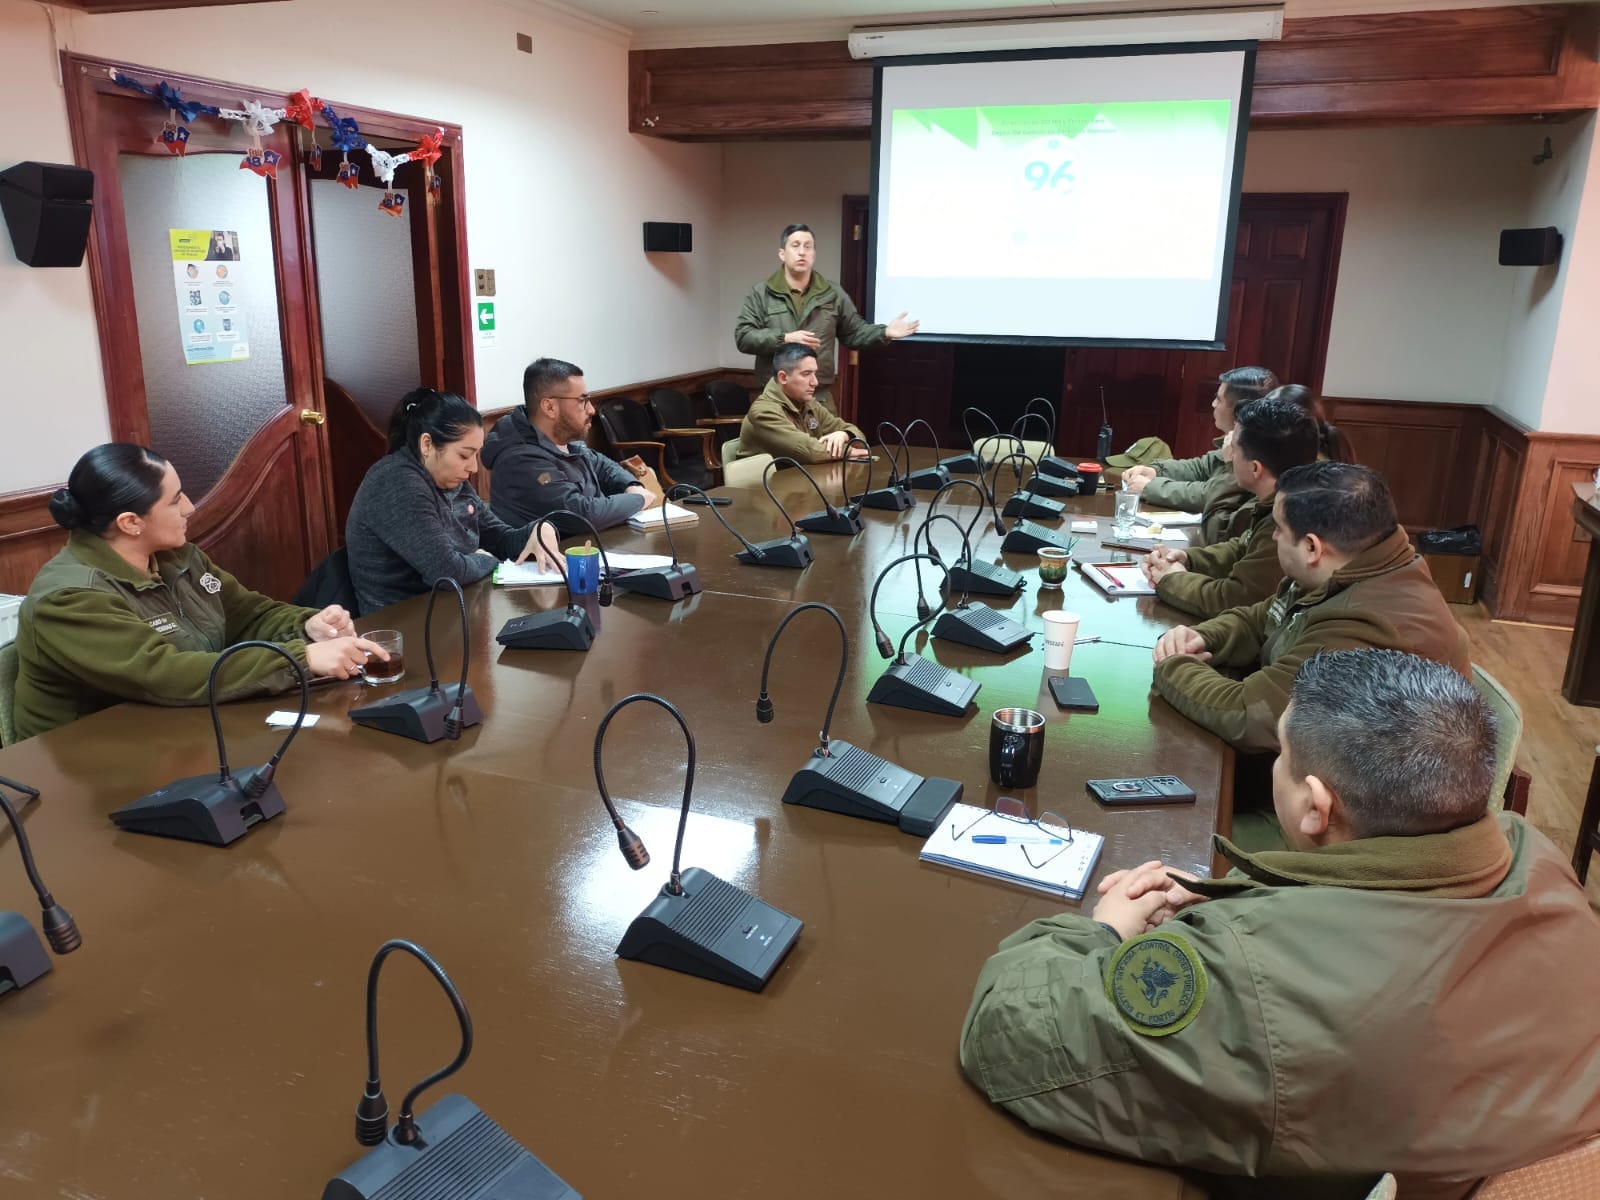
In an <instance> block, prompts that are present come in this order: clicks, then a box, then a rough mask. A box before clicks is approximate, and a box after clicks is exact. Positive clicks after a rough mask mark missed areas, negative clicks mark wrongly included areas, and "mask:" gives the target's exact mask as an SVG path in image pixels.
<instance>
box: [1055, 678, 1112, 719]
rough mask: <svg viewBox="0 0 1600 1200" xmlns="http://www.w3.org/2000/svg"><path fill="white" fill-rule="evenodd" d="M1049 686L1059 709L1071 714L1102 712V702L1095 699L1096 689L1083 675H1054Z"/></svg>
mask: <svg viewBox="0 0 1600 1200" xmlns="http://www.w3.org/2000/svg"><path fill="white" fill-rule="evenodd" d="M1049 686H1050V694H1051V695H1052V696H1054V697H1055V698H1056V705H1057V707H1059V708H1063V709H1066V710H1067V711H1069V712H1099V711H1100V701H1098V700H1096V699H1095V698H1094V689H1093V688H1092V687H1090V686H1089V681H1088V680H1087V679H1085V678H1084V677H1083V676H1082V675H1052V676H1050V681H1049Z"/></svg>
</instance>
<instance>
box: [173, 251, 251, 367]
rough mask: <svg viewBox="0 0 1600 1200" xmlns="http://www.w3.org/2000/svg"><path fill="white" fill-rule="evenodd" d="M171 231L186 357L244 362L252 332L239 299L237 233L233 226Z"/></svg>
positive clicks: (193, 361) (196, 360) (190, 362)
mask: <svg viewBox="0 0 1600 1200" xmlns="http://www.w3.org/2000/svg"><path fill="white" fill-rule="evenodd" d="M167 235H168V237H169V238H170V240H171V242H172V278H173V280H174V282H175V283H176V284H177V288H178V333H179V336H180V337H181V338H182V342H181V344H182V346H183V361H184V363H185V364H186V365H187V366H191V367H192V366H194V365H196V364H197V363H219V362H243V361H244V360H245V359H247V358H249V357H250V337H249V334H248V333H247V331H246V330H245V321H244V305H243V304H242V303H241V301H240V296H241V295H242V293H241V291H240V285H241V283H242V279H241V276H240V263H239V235H238V234H237V233H235V232H234V231H233V230H231V229H169V230H167Z"/></svg>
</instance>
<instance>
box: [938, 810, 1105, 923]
mask: <svg viewBox="0 0 1600 1200" xmlns="http://www.w3.org/2000/svg"><path fill="white" fill-rule="evenodd" d="M986 814H987V815H986ZM956 833H959V834H960V835H961V836H960V837H959V838H958V837H956V836H955V834H956ZM977 834H981V835H984V836H1003V837H1006V838H1008V839H1009V840H1007V841H1006V842H1004V843H1003V844H994V843H985V842H974V841H973V840H972V839H973V836H974V835H977ZM1052 838H1060V839H1063V840H1065V841H1066V845H1065V847H1063V846H1060V845H1050V844H1048V843H1049V841H1050V839H1052ZM1018 839H1026V840H1027V842H1028V843H1029V844H1024V843H1023V842H1022V841H1019V840H1018ZM1035 839H1037V841H1035ZM1103 845H1105V838H1103V837H1101V836H1100V835H1099V834H1098V833H1090V832H1089V831H1088V830H1086V829H1072V830H1066V829H1057V828H1056V827H1054V826H1052V825H1035V824H1031V823H1027V822H1023V821H1010V820H1007V819H1005V818H1004V817H997V816H995V815H994V814H993V813H992V812H991V811H990V810H989V809H983V808H974V807H973V806H972V805H970V804H957V805H955V806H954V807H953V808H951V810H950V815H949V816H948V817H946V818H945V819H944V822H943V823H942V824H941V825H940V827H939V828H938V829H937V830H936V831H935V832H934V834H933V836H932V837H930V838H929V839H928V840H927V842H926V843H924V845H923V847H922V855H921V858H922V861H923V862H929V863H933V864H934V865H935V866H940V867H950V868H953V869H954V870H957V871H969V872H971V873H972V874H974V875H982V876H984V877H985V878H986V879H997V880H999V881H1000V882H1001V883H1014V884H1016V885H1017V886H1018V887H1025V888H1031V889H1032V890H1033V891H1036V892H1045V893H1047V894H1049V895H1051V896H1063V897H1065V898H1067V899H1069V900H1077V899H1079V898H1081V897H1082V896H1083V891H1084V888H1086V887H1087V886H1088V884H1089V876H1090V874H1091V873H1092V872H1093V871H1094V865H1095V863H1096V862H1098V861H1099V860H1100V847H1101V846H1103ZM1030 856H1031V858H1032V861H1031V862H1030V861H1029V858H1030ZM1033 863H1039V864H1041V865H1040V866H1039V867H1034V866H1033Z"/></svg>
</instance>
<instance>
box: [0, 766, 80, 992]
mask: <svg viewBox="0 0 1600 1200" xmlns="http://www.w3.org/2000/svg"><path fill="white" fill-rule="evenodd" d="M4 788H10V789H11V790H12V791H15V792H18V793H20V794H21V795H23V796H25V797H27V798H28V799H29V800H37V799H38V798H39V789H38V788H31V787H29V786H28V785H27V784H25V783H18V782H16V780H14V779H7V778H5V777H4V776H0V789H4ZM0 811H3V812H4V813H5V815H6V820H7V821H9V822H10V823H11V832H12V834H13V835H14V836H15V837H16V839H17V849H18V850H19V851H20V852H21V854H22V869H23V870H24V871H26V872H27V873H28V882H29V883H31V884H32V885H33V894H34V895H35V896H37V897H39V908H40V910H41V911H40V920H39V924H40V925H41V926H43V928H44V934H45V937H46V938H48V939H49V941H50V949H52V950H54V951H55V952H56V953H57V954H71V953H72V952H73V951H74V950H76V949H77V948H78V947H79V946H81V945H83V935H82V934H80V933H79V932H78V923H77V922H76V921H74V920H73V919H72V917H71V916H70V915H68V913H67V910H66V909H64V908H62V907H61V905H59V904H57V903H56V900H55V897H54V896H52V895H51V894H50V889H49V888H47V887H45V885H44V880H43V879H41V878H40V877H39V868H38V866H37V865H35V863H34V861H33V847H32V846H31V845H29V843H28V833H27V830H25V829H24V828H23V827H22V818H21V817H19V816H17V810H16V809H15V808H14V807H13V806H12V804H11V801H10V800H9V799H8V798H7V797H6V794H5V792H4V791H3V790H0ZM50 967H51V963H50V956H49V955H48V954H46V953H45V952H44V946H43V944H41V943H40V941H39V935H38V934H37V933H35V932H34V929H33V926H32V925H30V924H29V923H28V919H27V918H26V917H24V916H23V915H22V914H21V913H15V912H0V995H4V994H5V993H6V992H10V991H16V990H17V989H19V988H25V987H27V986H28V985H29V984H30V983H32V982H33V981H34V980H35V979H37V978H39V976H41V975H43V974H45V973H46V972H47V971H49V970H50Z"/></svg>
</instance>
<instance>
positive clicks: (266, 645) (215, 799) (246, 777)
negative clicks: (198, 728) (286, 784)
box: [111, 641, 355, 846]
mask: <svg viewBox="0 0 1600 1200" xmlns="http://www.w3.org/2000/svg"><path fill="white" fill-rule="evenodd" d="M241 650H269V651H271V652H272V653H274V654H277V655H279V656H280V657H281V658H282V659H283V660H284V661H285V662H287V663H288V664H289V666H290V667H291V668H292V669H293V671H294V673H295V677H296V678H297V679H298V680H299V681H300V711H299V713H297V714H296V716H295V719H294V724H293V725H292V726H290V727H289V732H288V733H287V734H286V735H285V736H284V739H283V742H282V743H281V744H280V745H279V746H278V749H277V752H276V753H275V754H273V756H272V758H271V759H269V760H268V761H267V762H265V763H263V764H262V765H261V766H259V767H247V768H246V769H245V770H243V771H241V772H239V773H238V774H237V775H235V774H234V773H233V772H232V771H231V770H229V768H228V747H227V744H226V742H225V741H224V740H223V736H222V715H221V714H220V713H219V712H218V711H217V673H218V672H219V671H220V670H221V669H222V664H223V663H225V662H227V661H228V659H230V658H232V657H233V656H234V655H235V654H238V653H239V652H240V651H241ZM206 700H207V702H208V703H209V704H210V707H211V728H212V731H213V732H214V733H215V734H216V738H217V767H218V773H217V774H216V775H193V776H190V777H189V778H188V779H180V780H178V781H177V782H176V783H169V784H168V785H167V786H166V787H163V788H158V789H157V790H156V791H153V792H151V793H150V794H148V795H146V796H141V797H140V798H139V799H137V800H135V801H133V803H131V804H125V805H123V806H122V807H121V808H119V809H117V810H116V811H114V812H113V813H112V814H111V819H112V821H114V822H115V823H116V825H117V827H118V828H119V829H126V830H128V831H129V832H130V833H150V834H155V835H156V836H158V837H171V838H181V839H183V840H185V841H190V842H204V843H206V844H207V845H211V846H226V845H227V844H228V843H229V842H233V841H237V840H238V839H239V838H241V837H243V836H244V835H245V834H246V833H248V832H249V831H250V829H251V828H253V827H254V826H255V825H257V824H258V823H260V822H262V821H270V820H271V819H272V818H273V817H277V816H281V815H282V814H283V811H284V808H283V795H282V793H280V792H279V791H278V787H277V784H275V783H274V782H273V776H274V775H275V774H276V773H277V770H278V763H279V762H281V761H282V759H283V755H284V751H286V750H288V749H289V743H290V742H292V741H294V737H295V734H297V733H299V732H300V726H301V725H302V724H303V723H304V722H305V719H306V708H307V706H308V704H309V692H308V690H307V687H306V673H305V668H303V667H302V666H301V665H300V663H299V662H298V661H297V660H296V659H295V657H294V655H292V654H290V653H289V652H288V651H287V650H285V649H284V648H283V647H282V646H280V645H278V644H277V643H276V642H263V641H248V642H236V643H235V644H234V645H232V646H229V647H228V648H227V649H226V650H224V651H223V652H222V653H221V654H219V655H217V660H216V661H215V662H214V663H212V664H211V673H210V674H209V675H208V676H207V677H206ZM351 715H352V716H354V715H355V714H354V713H352V714H351Z"/></svg>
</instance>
